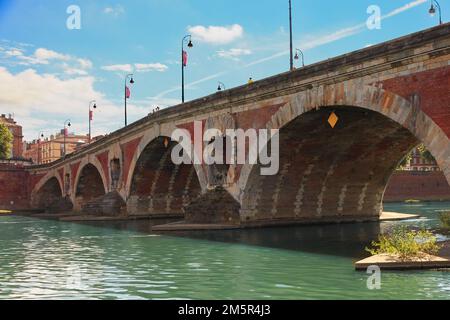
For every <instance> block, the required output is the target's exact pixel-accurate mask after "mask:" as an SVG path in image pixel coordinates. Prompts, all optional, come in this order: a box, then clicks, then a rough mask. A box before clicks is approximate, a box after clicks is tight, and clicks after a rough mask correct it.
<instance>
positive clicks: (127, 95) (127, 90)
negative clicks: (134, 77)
mask: <svg viewBox="0 0 450 320" xmlns="http://www.w3.org/2000/svg"><path fill="white" fill-rule="evenodd" d="M125 96H126V97H127V99H130V97H131V90H130V88H128V87H126V89H125Z"/></svg>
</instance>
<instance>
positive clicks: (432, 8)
mask: <svg viewBox="0 0 450 320" xmlns="http://www.w3.org/2000/svg"><path fill="white" fill-rule="evenodd" d="M435 5H436V7H437V8H438V12H439V24H440V25H441V24H442V11H441V5H440V4H439V2H437V1H436V0H431V7H430V10H428V12H429V13H430V15H431V16H432V17H434V16H435V14H436V8H435V7H434V6H435Z"/></svg>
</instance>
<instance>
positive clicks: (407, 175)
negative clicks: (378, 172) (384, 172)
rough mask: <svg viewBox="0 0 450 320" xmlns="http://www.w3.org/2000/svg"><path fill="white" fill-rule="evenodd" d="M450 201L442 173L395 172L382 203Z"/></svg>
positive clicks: (449, 194)
mask: <svg viewBox="0 0 450 320" xmlns="http://www.w3.org/2000/svg"><path fill="white" fill-rule="evenodd" d="M413 199H414V200H423V201H435V200H438V201H442V200H447V201H448V200H450V186H449V185H448V183H447V180H446V179H445V177H444V175H443V174H442V172H439V171H438V172H434V171H433V172H396V173H394V174H393V175H392V177H391V179H390V181H389V184H388V187H387V189H386V193H385V194H384V201H387V202H396V201H405V200H413Z"/></svg>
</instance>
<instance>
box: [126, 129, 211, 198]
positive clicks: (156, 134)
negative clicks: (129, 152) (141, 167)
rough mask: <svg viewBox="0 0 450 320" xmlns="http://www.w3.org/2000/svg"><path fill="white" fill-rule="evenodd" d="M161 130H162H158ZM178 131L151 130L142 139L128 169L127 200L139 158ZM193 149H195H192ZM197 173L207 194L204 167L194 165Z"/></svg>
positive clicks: (203, 190)
mask: <svg viewBox="0 0 450 320" xmlns="http://www.w3.org/2000/svg"><path fill="white" fill-rule="evenodd" d="M157 129H160V128H157ZM175 129H177V128H176V127H171V128H164V129H163V130H156V128H152V129H151V130H148V131H147V132H146V134H145V135H144V136H143V137H142V138H141V139H140V141H139V144H138V146H137V148H136V151H135V153H134V155H133V159H132V160H131V163H130V166H129V169H128V175H127V179H126V181H125V193H126V196H125V198H126V199H128V198H129V196H130V191H131V183H132V179H133V173H134V172H135V170H136V164H137V163H138V160H139V158H140V157H141V155H142V153H143V152H144V150H145V148H146V147H147V146H148V145H149V144H150V143H152V142H153V141H155V140H156V139H158V138H160V137H163V138H167V139H169V140H170V139H171V134H172V132H173V130H175ZM192 149H193V147H192ZM194 168H195V172H196V174H197V179H198V181H199V182H200V186H201V188H202V192H205V191H206V189H207V179H206V175H205V172H204V170H203V167H202V166H201V165H194Z"/></svg>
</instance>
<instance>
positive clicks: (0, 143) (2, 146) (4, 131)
mask: <svg viewBox="0 0 450 320" xmlns="http://www.w3.org/2000/svg"><path fill="white" fill-rule="evenodd" d="M12 141H13V135H12V133H11V132H10V131H9V129H8V127H7V126H6V125H4V124H3V123H0V159H7V158H9V155H10V153H11V143H12Z"/></svg>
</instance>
